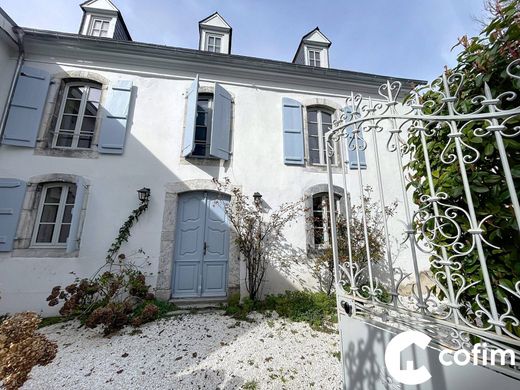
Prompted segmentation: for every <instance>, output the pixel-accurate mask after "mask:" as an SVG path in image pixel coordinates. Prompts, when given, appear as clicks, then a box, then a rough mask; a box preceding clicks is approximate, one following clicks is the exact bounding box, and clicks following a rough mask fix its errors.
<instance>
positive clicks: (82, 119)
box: [53, 82, 101, 149]
mask: <svg viewBox="0 0 520 390" xmlns="http://www.w3.org/2000/svg"><path fill="white" fill-rule="evenodd" d="M100 98H101V85H99V84H97V83H85V82H69V83H66V84H65V87H64V91H63V99H62V101H61V106H60V110H59V115H58V120H57V122H56V129H55V131H54V138H53V147H57V148H77V149H90V148H91V147H92V140H93V138H94V130H95V128H96V119H97V114H98V109H99V100H100Z"/></svg>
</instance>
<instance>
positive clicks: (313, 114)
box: [307, 111, 318, 122]
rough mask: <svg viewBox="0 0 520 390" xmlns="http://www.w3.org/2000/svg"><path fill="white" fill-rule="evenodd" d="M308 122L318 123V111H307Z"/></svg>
mask: <svg viewBox="0 0 520 390" xmlns="http://www.w3.org/2000/svg"><path fill="white" fill-rule="evenodd" d="M307 120H308V121H309V122H318V112H317V111H307Z"/></svg>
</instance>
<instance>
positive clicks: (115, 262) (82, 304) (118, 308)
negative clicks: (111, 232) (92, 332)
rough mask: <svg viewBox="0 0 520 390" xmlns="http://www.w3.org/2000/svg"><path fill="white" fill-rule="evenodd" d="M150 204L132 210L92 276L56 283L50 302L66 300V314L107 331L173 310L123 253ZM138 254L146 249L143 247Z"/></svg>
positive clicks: (153, 318) (142, 321)
mask: <svg viewBox="0 0 520 390" xmlns="http://www.w3.org/2000/svg"><path fill="white" fill-rule="evenodd" d="M147 208H148V201H144V202H141V204H140V206H139V207H138V208H136V209H135V210H133V211H132V213H131V214H130V216H129V217H128V219H127V220H126V221H125V222H124V223H123V225H122V226H121V228H120V229H119V233H118V235H117V237H116V238H115V239H114V242H113V243H112V245H111V246H110V249H109V250H108V251H107V256H106V258H105V264H104V265H103V266H102V267H101V268H99V270H98V271H97V272H96V273H95V274H94V275H93V276H92V277H91V278H90V279H86V278H85V279H76V280H75V281H74V283H72V284H70V285H68V286H66V287H65V288H62V287H61V286H56V287H54V288H53V289H52V291H51V294H50V295H49V296H48V297H47V301H48V302H49V306H56V305H58V304H59V303H60V302H63V306H62V307H61V308H60V310H59V313H60V314H61V315H62V316H64V317H65V318H66V319H72V318H77V319H79V320H80V321H81V322H82V323H83V324H84V325H86V326H87V327H89V328H95V327H97V326H99V325H100V326H102V327H103V332H104V334H105V335H108V334H110V333H112V332H114V331H117V330H119V329H121V328H122V327H124V326H125V325H130V324H132V325H133V326H140V325H142V324H144V323H146V322H149V321H153V320H155V319H157V318H159V317H160V316H162V315H164V314H165V312H166V311H170V309H171V306H169V305H168V304H163V303H158V301H157V300H156V299H155V296H154V294H153V293H151V292H150V286H148V285H147V284H146V277H145V275H144V274H143V273H142V272H141V270H140V266H139V265H136V264H135V262H134V261H133V260H132V259H129V258H127V257H126V256H125V255H124V254H122V253H119V249H120V248H121V245H122V244H123V243H124V242H127V241H128V238H129V237H130V229H131V228H132V226H134V224H135V223H136V222H137V221H138V220H139V216H140V215H141V214H142V213H143V212H145V211H146V209H147ZM138 254H144V252H143V251H142V250H139V251H138ZM50 321H51V320H49V322H50Z"/></svg>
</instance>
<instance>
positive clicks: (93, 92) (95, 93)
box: [88, 87, 101, 102]
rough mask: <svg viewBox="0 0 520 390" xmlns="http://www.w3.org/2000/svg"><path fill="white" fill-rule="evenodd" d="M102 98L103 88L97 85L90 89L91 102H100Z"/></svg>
mask: <svg viewBox="0 0 520 390" xmlns="http://www.w3.org/2000/svg"><path fill="white" fill-rule="evenodd" d="M100 99H101V89H99V88H96V87H90V91H89V93H88V100H89V102H99V100H100Z"/></svg>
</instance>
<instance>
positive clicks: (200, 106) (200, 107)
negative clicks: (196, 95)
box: [197, 99, 209, 111]
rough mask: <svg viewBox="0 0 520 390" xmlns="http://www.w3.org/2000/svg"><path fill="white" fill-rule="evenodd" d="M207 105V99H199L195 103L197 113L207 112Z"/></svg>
mask: <svg viewBox="0 0 520 390" xmlns="http://www.w3.org/2000/svg"><path fill="white" fill-rule="evenodd" d="M208 103H209V101H208V100H207V99H202V100H201V99H199V101H198V102H197V111H207V110H208Z"/></svg>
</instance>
